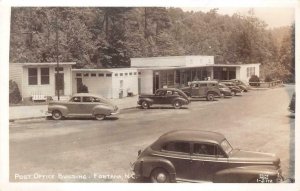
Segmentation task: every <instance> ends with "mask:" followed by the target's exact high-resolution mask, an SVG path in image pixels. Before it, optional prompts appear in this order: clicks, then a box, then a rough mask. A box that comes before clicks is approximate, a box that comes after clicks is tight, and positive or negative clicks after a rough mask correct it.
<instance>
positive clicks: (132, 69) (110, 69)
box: [72, 68, 137, 73]
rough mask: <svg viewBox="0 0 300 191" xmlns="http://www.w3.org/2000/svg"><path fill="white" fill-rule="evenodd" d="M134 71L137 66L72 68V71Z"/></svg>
mask: <svg viewBox="0 0 300 191" xmlns="http://www.w3.org/2000/svg"><path fill="white" fill-rule="evenodd" d="M126 70H128V71H136V70H137V68H103V69H89V68H80V69H72V71H74V72H107V73H113V72H119V71H126Z"/></svg>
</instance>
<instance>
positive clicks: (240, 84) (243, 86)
mask: <svg viewBox="0 0 300 191" xmlns="http://www.w3.org/2000/svg"><path fill="white" fill-rule="evenodd" d="M221 82H232V83H233V84H234V85H236V86H238V87H239V88H240V89H241V90H243V92H248V91H249V87H248V86H247V85H246V84H245V83H244V82H242V81H241V80H238V79H231V80H222V81H221Z"/></svg>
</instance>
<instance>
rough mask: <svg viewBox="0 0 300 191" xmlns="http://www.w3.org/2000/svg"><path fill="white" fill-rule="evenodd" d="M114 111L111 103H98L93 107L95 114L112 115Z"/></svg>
mask: <svg viewBox="0 0 300 191" xmlns="http://www.w3.org/2000/svg"><path fill="white" fill-rule="evenodd" d="M112 112H113V109H112V106H109V105H96V106H95V107H94V108H93V115H97V114H103V115H106V116H107V115H110V114H111V113H112Z"/></svg>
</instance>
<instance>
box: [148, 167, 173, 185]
mask: <svg viewBox="0 0 300 191" xmlns="http://www.w3.org/2000/svg"><path fill="white" fill-rule="evenodd" d="M150 181H151V182H152V183H168V182H170V175H169V173H168V172H167V171H166V170H165V169H163V168H156V169H154V170H153V171H152V173H151V175H150Z"/></svg>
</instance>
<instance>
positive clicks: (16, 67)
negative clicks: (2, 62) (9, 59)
mask: <svg viewBox="0 0 300 191" xmlns="http://www.w3.org/2000/svg"><path fill="white" fill-rule="evenodd" d="M22 73H23V66H22V65H21V64H10V65H9V79H10V80H13V81H15V82H16V83H17V85H18V88H19V90H20V93H21V96H22V97H23V95H22V92H23V85H22V75H21V74H22Z"/></svg>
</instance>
